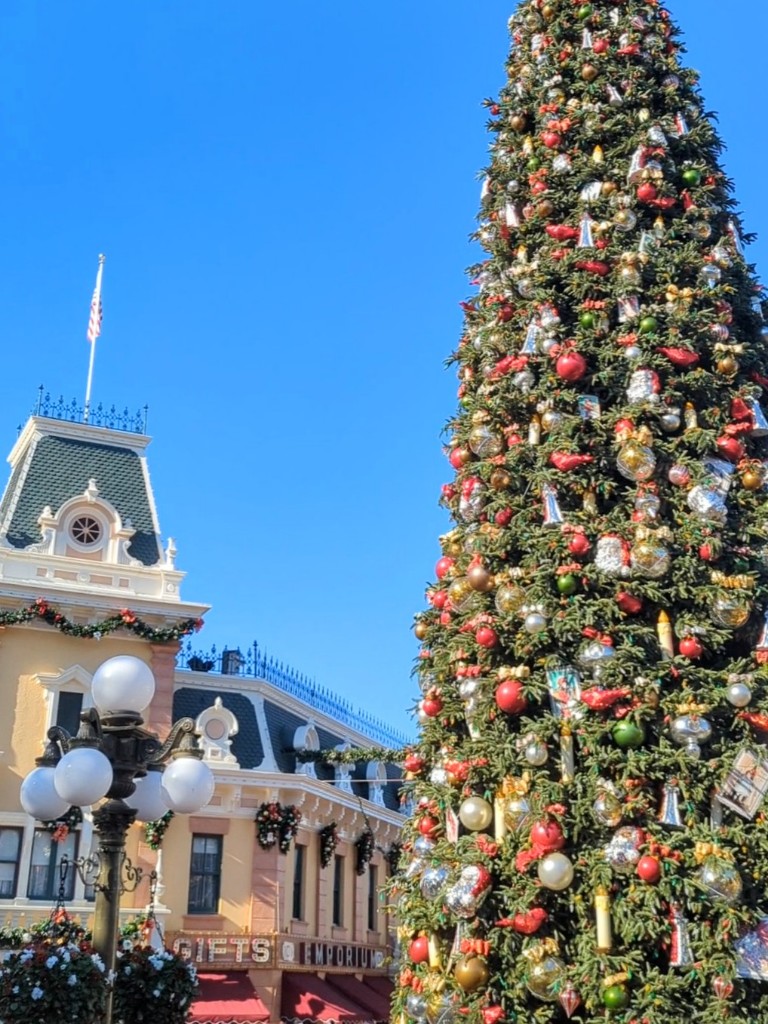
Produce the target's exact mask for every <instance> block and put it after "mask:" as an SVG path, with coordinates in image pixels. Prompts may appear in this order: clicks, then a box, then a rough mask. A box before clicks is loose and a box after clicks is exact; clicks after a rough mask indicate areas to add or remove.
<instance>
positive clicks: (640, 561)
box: [631, 540, 671, 580]
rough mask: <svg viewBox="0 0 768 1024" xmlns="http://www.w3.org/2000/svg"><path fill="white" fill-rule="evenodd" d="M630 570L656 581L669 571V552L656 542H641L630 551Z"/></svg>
mask: <svg viewBox="0 0 768 1024" xmlns="http://www.w3.org/2000/svg"><path fill="white" fill-rule="evenodd" d="M631 559H632V568H633V569H635V570H637V571H638V572H640V573H642V574H643V576H647V577H648V578H649V579H654V580H657V579H659V577H661V576H663V575H664V574H665V573H666V572H667V571H668V570H669V564H670V561H671V557H670V554H669V551H667V549H666V548H665V547H663V546H662V545H661V544H659V543H658V542H657V541H653V540H641V541H639V543H637V544H635V545H634V547H633V548H632V551H631Z"/></svg>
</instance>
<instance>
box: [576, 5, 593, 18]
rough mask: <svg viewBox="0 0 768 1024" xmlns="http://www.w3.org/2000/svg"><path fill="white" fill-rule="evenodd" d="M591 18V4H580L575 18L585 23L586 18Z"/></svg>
mask: <svg viewBox="0 0 768 1024" xmlns="http://www.w3.org/2000/svg"><path fill="white" fill-rule="evenodd" d="M591 16H592V4H582V5H581V7H580V8H579V9H578V10H577V11H576V17H577V18H579V19H580V20H581V21H586V20H587V18H590V17H591Z"/></svg>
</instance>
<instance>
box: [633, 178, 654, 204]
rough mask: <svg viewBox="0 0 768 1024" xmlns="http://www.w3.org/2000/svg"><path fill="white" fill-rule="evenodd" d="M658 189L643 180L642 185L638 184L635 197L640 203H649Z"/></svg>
mask: <svg viewBox="0 0 768 1024" xmlns="http://www.w3.org/2000/svg"><path fill="white" fill-rule="evenodd" d="M657 195H658V191H657V189H656V186H655V185H652V184H651V183H650V181H645V182H643V184H642V185H639V186H638V189H637V198H638V199H639V200H640V202H641V203H650V202H651V201H652V200H654V199H655V198H656V196H657Z"/></svg>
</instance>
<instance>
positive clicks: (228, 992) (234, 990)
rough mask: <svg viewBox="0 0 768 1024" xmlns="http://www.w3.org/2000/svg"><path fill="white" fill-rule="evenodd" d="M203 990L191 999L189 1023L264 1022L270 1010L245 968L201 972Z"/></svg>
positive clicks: (241, 1023) (258, 1023) (200, 979)
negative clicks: (223, 971) (217, 972)
mask: <svg viewBox="0 0 768 1024" xmlns="http://www.w3.org/2000/svg"><path fill="white" fill-rule="evenodd" d="M197 978H198V981H199V982H200V991H199V992H198V993H197V997H196V998H195V1000H194V1001H193V1003H192V1008H191V1010H190V1017H189V1024H261V1022H262V1021H267V1020H269V1010H268V1009H267V1008H266V1006H265V1005H264V1003H262V1001H261V1000H260V999H259V997H258V995H257V994H256V990H255V989H254V987H253V985H252V984H251V982H250V979H249V978H248V974H247V973H246V972H245V971H228V972H226V973H223V974H198V976H197Z"/></svg>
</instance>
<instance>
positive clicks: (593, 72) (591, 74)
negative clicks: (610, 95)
mask: <svg viewBox="0 0 768 1024" xmlns="http://www.w3.org/2000/svg"><path fill="white" fill-rule="evenodd" d="M597 75H598V71H597V68H596V67H595V65H594V64H585V65H584V67H583V68H582V69H581V77H582V78H583V79H584V81H585V82H594V80H595V79H596V78H597Z"/></svg>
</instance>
